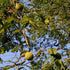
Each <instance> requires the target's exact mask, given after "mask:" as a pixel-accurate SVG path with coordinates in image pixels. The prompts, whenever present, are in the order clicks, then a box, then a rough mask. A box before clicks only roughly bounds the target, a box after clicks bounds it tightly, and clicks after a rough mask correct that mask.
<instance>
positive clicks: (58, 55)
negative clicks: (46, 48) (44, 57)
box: [52, 53, 61, 59]
mask: <svg viewBox="0 0 70 70" xmlns="http://www.w3.org/2000/svg"><path fill="white" fill-rule="evenodd" d="M52 56H53V57H55V58H56V59H61V55H60V54H59V53H56V54H54V55H52Z"/></svg>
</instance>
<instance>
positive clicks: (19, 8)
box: [15, 3, 23, 10]
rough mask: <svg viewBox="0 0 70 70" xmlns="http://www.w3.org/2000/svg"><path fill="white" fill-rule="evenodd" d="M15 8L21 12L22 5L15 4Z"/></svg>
mask: <svg viewBox="0 0 70 70" xmlns="http://www.w3.org/2000/svg"><path fill="white" fill-rule="evenodd" d="M15 8H16V9H17V10H22V9H23V3H17V4H16V7H15Z"/></svg>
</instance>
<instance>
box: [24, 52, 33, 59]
mask: <svg viewBox="0 0 70 70" xmlns="http://www.w3.org/2000/svg"><path fill="white" fill-rule="evenodd" d="M25 59H27V60H32V59H33V54H32V53H31V52H26V53H25Z"/></svg>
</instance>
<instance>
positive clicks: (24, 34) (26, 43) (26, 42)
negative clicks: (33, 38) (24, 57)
mask: <svg viewBox="0 0 70 70" xmlns="http://www.w3.org/2000/svg"><path fill="white" fill-rule="evenodd" d="M23 35H24V37H25V41H26V44H27V46H28V48H29V50H30V45H29V42H28V39H27V36H26V34H25V30H23Z"/></svg>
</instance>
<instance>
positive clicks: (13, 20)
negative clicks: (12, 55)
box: [0, 0, 70, 70]
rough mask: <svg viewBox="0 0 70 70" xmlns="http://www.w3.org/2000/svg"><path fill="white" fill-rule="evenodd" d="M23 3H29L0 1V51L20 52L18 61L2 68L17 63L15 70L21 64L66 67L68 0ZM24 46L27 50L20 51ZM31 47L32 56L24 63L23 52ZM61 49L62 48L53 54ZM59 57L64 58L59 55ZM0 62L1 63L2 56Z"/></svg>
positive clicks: (35, 69)
mask: <svg viewBox="0 0 70 70" xmlns="http://www.w3.org/2000/svg"><path fill="white" fill-rule="evenodd" d="M27 2H30V3H28V4H27V5H25V3H20V1H19V0H0V54H4V53H5V52H6V51H7V52H8V51H9V50H12V51H11V52H17V51H20V56H19V58H18V60H17V61H15V62H14V63H13V65H9V66H5V67H3V68H2V69H3V70H6V69H10V68H13V67H15V66H17V67H18V66H20V67H18V70H21V69H23V68H24V66H27V67H29V68H30V69H31V70H66V69H68V68H69V64H70V60H69V57H70V49H68V48H67V47H66V45H67V44H68V43H70V19H69V18H70V6H69V5H70V0H28V1H27ZM19 3H20V5H18V6H17V8H16V5H17V4H19ZM21 5H22V6H21ZM47 36H48V37H47ZM22 39H24V40H22ZM54 47H55V48H54ZM25 48H26V49H28V50H24V49H25ZM48 48H49V49H48ZM33 49H34V50H35V52H34V53H33V54H34V56H33V59H32V60H28V62H27V61H26V59H25V54H26V52H31V51H33ZM61 49H62V50H64V51H63V52H62V51H61V52H62V53H61V54H59V53H57V52H58V51H59V50H61ZM64 52H66V54H64ZM63 56H67V58H62V57H63ZM21 58H23V61H22V62H19V61H20V60H21ZM63 59H64V60H65V61H63ZM0 62H3V60H2V58H0ZM25 62H27V63H25ZM28 63H30V64H31V66H28V65H27V64H28Z"/></svg>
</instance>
